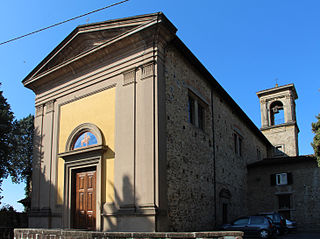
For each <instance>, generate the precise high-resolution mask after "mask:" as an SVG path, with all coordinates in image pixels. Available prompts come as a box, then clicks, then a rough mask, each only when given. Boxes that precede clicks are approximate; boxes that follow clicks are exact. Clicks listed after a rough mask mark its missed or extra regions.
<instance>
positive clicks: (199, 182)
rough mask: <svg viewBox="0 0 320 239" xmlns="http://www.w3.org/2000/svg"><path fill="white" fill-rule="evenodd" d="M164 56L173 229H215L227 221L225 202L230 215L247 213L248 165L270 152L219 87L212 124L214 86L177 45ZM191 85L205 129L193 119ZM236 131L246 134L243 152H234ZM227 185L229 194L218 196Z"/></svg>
mask: <svg viewBox="0 0 320 239" xmlns="http://www.w3.org/2000/svg"><path fill="white" fill-rule="evenodd" d="M165 58H166V60H165V62H166V64H165V80H166V114H167V115H166V116H167V181H168V213H169V224H170V226H169V229H170V230H172V231H192V230H210V229H212V228H213V227H214V226H219V225H221V224H222V217H223V215H222V207H223V204H227V205H228V206H227V207H228V208H227V214H228V215H227V219H228V221H230V220H232V219H234V218H236V217H239V216H241V215H244V214H246V213H247V205H246V199H247V186H246V185H247V184H246V182H247V169H246V165H247V163H249V162H255V161H257V160H261V159H262V158H264V157H266V156H267V146H266V145H265V144H264V143H263V142H262V141H261V140H260V139H259V138H258V137H257V136H256V135H255V134H254V133H253V132H252V131H251V130H250V129H249V128H248V127H247V126H246V124H245V123H244V122H243V120H241V119H240V118H239V116H238V115H237V114H236V113H235V112H234V111H233V109H231V108H229V107H228V106H227V104H226V102H225V99H222V98H221V97H220V96H219V95H218V93H216V92H215V91H213V94H214V95H213V97H212V98H213V101H212V102H213V119H214V125H213V124H212V112H211V110H212V105H211V87H212V86H211V85H209V83H208V82H207V81H206V80H205V79H204V78H203V77H202V76H201V75H200V74H199V73H198V71H197V69H195V68H194V66H192V65H191V64H190V63H189V62H187V61H186V60H185V59H184V58H183V57H182V56H181V55H180V53H179V52H178V51H176V50H174V48H167V50H166V55H165ZM190 91H191V92H192V93H194V94H196V95H197V96H198V97H199V98H201V100H203V101H204V102H205V103H206V107H205V127H204V130H201V129H199V128H197V127H196V126H194V125H193V124H191V123H189V122H188V95H189V94H190ZM213 127H214V130H213ZM213 132H214V138H213ZM235 132H236V133H237V134H238V135H240V137H241V140H242V154H241V156H239V155H236V154H235V150H234V140H233V137H234V136H233V134H234V133H235ZM213 140H215V142H213ZM213 144H215V148H213ZM214 149H215V152H214ZM258 151H259V154H258V153H257V152H258ZM214 160H215V162H214ZM214 163H216V167H214ZM215 174H216V185H217V190H216V192H217V194H216V195H215V191H214V180H215V178H214V175H215ZM226 190H227V191H228V192H230V194H231V195H229V197H228V195H225V194H223V193H222V194H221V195H220V196H219V194H220V192H221V191H226ZM230 196H231V197H230ZM215 200H216V205H215ZM215 207H216V208H215ZM215 210H216V211H217V215H215Z"/></svg>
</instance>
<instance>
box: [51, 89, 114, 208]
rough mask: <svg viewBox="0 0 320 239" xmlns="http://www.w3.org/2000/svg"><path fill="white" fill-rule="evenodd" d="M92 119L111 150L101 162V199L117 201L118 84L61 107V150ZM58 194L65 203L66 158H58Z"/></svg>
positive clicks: (59, 200)
mask: <svg viewBox="0 0 320 239" xmlns="http://www.w3.org/2000/svg"><path fill="white" fill-rule="evenodd" d="M83 123H91V124H94V125H96V126H97V127H98V128H99V129H100V130H101V132H102V134H103V137H104V139H105V144H106V145H107V146H108V150H107V151H106V152H105V154H104V156H103V162H102V175H101V176H102V177H101V178H102V181H103V182H101V187H102V188H101V192H102V198H101V200H102V203H104V202H113V201H114V188H113V185H114V129H115V88H111V89H108V90H105V91H102V92H99V93H96V94H94V95H91V96H88V97H85V98H82V99H80V100H77V101H73V102H71V103H69V104H66V105H63V106H61V108H60V126H59V153H63V152H65V148H66V143H67V139H68V137H69V135H70V134H71V132H72V131H73V130H74V129H75V128H76V127H77V126H79V125H80V124H83ZM57 176H58V185H57V190H58V197H57V203H58V204H62V203H63V201H62V200H63V193H64V160H63V159H62V158H59V159H58V175H57Z"/></svg>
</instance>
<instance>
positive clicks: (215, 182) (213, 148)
mask: <svg viewBox="0 0 320 239" xmlns="http://www.w3.org/2000/svg"><path fill="white" fill-rule="evenodd" d="M211 120H212V123H211V129H212V157H213V158H212V159H213V192H214V227H215V228H217V176H216V141H215V137H214V114H213V88H211Z"/></svg>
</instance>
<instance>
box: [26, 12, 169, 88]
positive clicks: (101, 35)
mask: <svg viewBox="0 0 320 239" xmlns="http://www.w3.org/2000/svg"><path fill="white" fill-rule="evenodd" d="M160 15H162V13H154V14H147V15H141V16H135V17H129V18H122V19H116V20H109V21H105V22H99V23H93V24H87V25H82V26H78V27H77V28H76V29H75V30H74V31H73V32H71V33H70V34H69V35H68V36H67V37H66V38H65V39H64V40H63V41H62V42H61V43H60V44H59V45H58V46H57V47H56V48H55V49H54V50H53V51H52V52H51V53H50V54H49V55H48V56H47V57H46V58H45V59H43V61H42V62H41V63H40V64H39V65H38V66H37V67H36V68H35V69H34V70H33V71H32V72H31V73H30V74H29V75H28V76H27V77H26V78H25V79H24V80H23V83H24V85H25V86H27V87H28V85H29V83H31V82H33V81H34V80H36V79H37V78H39V77H41V75H44V74H46V73H48V72H49V71H51V70H55V69H57V68H59V67H60V66H62V65H65V64H68V62H71V61H73V60H74V59H76V58H77V57H81V56H83V55H85V54H87V53H88V52H92V51H94V50H95V49H98V48H99V47H101V46H102V47H103V46H104V45H106V44H108V43H109V42H111V41H115V40H117V39H118V38H121V37H125V36H126V35H129V34H130V33H131V32H135V31H139V29H141V28H143V27H145V26H147V25H148V24H152V23H154V22H159V16H160ZM163 17H164V16H163Z"/></svg>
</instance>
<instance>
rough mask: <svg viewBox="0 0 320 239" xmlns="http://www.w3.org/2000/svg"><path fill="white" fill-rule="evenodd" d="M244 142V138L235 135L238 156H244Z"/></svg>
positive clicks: (235, 147) (235, 148)
mask: <svg viewBox="0 0 320 239" xmlns="http://www.w3.org/2000/svg"><path fill="white" fill-rule="evenodd" d="M242 141H243V140H242V137H241V136H240V135H239V134H237V133H234V134H233V143H234V153H235V154H236V155H238V156H242V148H243V145H242Z"/></svg>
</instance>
